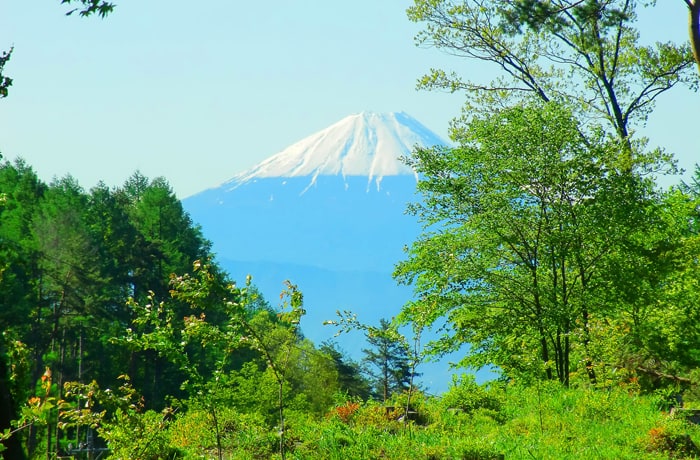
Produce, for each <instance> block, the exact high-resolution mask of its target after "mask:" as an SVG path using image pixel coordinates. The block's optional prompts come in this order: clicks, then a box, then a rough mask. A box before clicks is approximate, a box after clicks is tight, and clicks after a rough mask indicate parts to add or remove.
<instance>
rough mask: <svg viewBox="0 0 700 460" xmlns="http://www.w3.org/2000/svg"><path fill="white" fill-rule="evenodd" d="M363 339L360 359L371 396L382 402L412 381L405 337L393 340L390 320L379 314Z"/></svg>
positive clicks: (393, 335)
mask: <svg viewBox="0 0 700 460" xmlns="http://www.w3.org/2000/svg"><path fill="white" fill-rule="evenodd" d="M367 343H368V344H369V348H363V349H362V353H363V354H364V358H363V359H362V363H363V364H364V366H365V369H366V373H367V375H368V376H369V378H370V382H371V383H372V385H373V387H374V394H375V397H377V398H378V399H381V400H382V401H383V402H386V401H387V400H388V399H389V398H390V397H391V396H392V395H393V394H396V393H401V392H403V391H404V390H408V389H409V388H410V385H411V382H412V380H411V363H410V356H409V355H410V351H409V349H408V346H407V344H406V342H405V341H403V340H397V336H396V334H395V333H393V329H392V325H391V323H390V322H389V321H387V320H386V319H384V318H382V319H381V320H380V321H379V327H378V328H376V330H374V331H373V332H372V333H369V334H368V335H367Z"/></svg>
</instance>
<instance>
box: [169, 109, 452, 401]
mask: <svg viewBox="0 0 700 460" xmlns="http://www.w3.org/2000/svg"><path fill="white" fill-rule="evenodd" d="M438 144H442V145H445V144H446V142H445V141H444V140H443V139H441V138H440V137H439V136H437V135H436V134H434V133H433V132H432V131H430V130H429V129H428V128H426V127H425V126H424V125H422V124H421V123H419V122H418V121H417V120H415V119H414V118H412V117H410V116H409V115H407V114H405V113H403V112H399V113H373V112H363V113H360V114H355V115H351V116H348V117H346V118H344V119H342V120H340V121H339V122H337V123H335V124H333V125H332V126H329V127H328V128H326V129H324V130H322V131H319V132H317V133H315V134H312V135H310V136H308V137H306V138H304V139H302V140H301V141H299V142H297V143H295V144H293V145H291V146H289V147H288V148H286V149H284V150H283V151H281V152H279V153H277V154H276V155H273V156H271V157H270V158H268V159H267V160H265V161H263V162H262V163H260V164H258V165H257V166H255V167H253V168H252V169H250V170H248V171H245V172H243V173H240V174H238V175H235V176H234V177H233V178H232V179H231V180H229V181H227V182H225V183H223V184H221V185H220V186H218V187H215V188H212V189H209V190H205V191H203V192H201V193H198V194H196V195H193V196H191V197H189V198H186V199H185V200H183V205H184V207H185V209H186V210H187V212H189V214H190V215H191V216H192V218H193V220H194V221H195V222H196V223H198V224H200V225H201V226H202V229H203V232H204V235H205V237H206V238H208V239H210V240H211V241H212V242H213V250H214V252H215V253H216V256H217V260H218V261H219V262H220V263H221V265H222V266H223V267H224V268H225V269H226V270H227V271H228V272H229V273H230V274H231V276H232V277H233V278H234V279H236V280H240V281H241V282H242V281H243V280H244V279H245V276H246V275H248V274H250V275H252V277H253V283H254V284H255V285H257V286H258V287H259V288H260V290H261V291H262V292H263V294H264V295H265V297H266V298H267V299H268V300H269V301H270V302H271V303H272V304H273V305H275V304H276V299H277V298H278V297H277V296H278V295H279V292H280V291H281V289H282V287H283V282H284V280H286V279H289V280H290V281H292V282H293V283H294V284H297V285H298V286H299V289H300V290H301V291H302V292H303V294H304V298H305V307H306V310H307V316H306V317H305V318H304V319H303V320H302V330H303V332H304V334H305V335H306V336H307V337H308V338H310V339H311V340H313V341H314V342H315V343H316V344H320V343H321V342H323V341H325V340H329V339H331V338H333V336H334V334H335V332H336V331H335V330H334V329H333V328H331V327H329V326H323V325H322V322H323V321H324V320H328V319H334V318H335V311H336V310H346V309H347V310H351V311H353V312H354V313H356V314H357V316H358V319H359V320H360V321H362V322H366V323H370V324H374V325H376V324H378V322H379V319H380V318H387V319H390V318H391V317H393V316H394V315H396V314H397V313H398V312H399V311H400V309H401V306H402V305H403V304H404V303H405V302H407V301H408V300H409V299H410V296H411V290H410V288H407V287H405V286H397V284H396V282H395V281H394V280H393V278H392V277H391V273H392V271H393V267H394V265H395V264H396V263H397V262H398V261H400V260H402V259H403V258H404V257H405V253H404V251H403V249H404V247H405V246H407V245H409V244H410V243H411V242H413V241H414V240H415V239H416V237H417V236H418V234H419V231H420V228H419V225H418V223H417V222H416V220H415V218H414V217H412V216H407V215H406V214H405V212H404V211H405V209H406V205H407V204H408V203H409V202H412V201H415V200H416V198H417V197H416V195H415V188H416V183H417V175H416V174H415V172H414V171H413V170H411V169H410V168H409V167H408V166H406V165H405V164H404V163H403V162H402V161H401V160H400V157H404V156H408V155H410V153H411V151H412V150H413V148H414V147H415V146H417V145H419V146H424V147H425V146H433V145H438ZM338 342H339V344H340V345H341V348H343V349H344V350H345V351H347V352H348V353H349V354H350V355H351V356H352V357H353V358H355V359H359V358H361V349H362V348H363V347H366V345H365V343H364V342H363V338H362V336H361V335H359V334H358V335H354V336H353V335H351V336H346V337H341V338H339V339H338ZM431 368H433V369H432V370H431V371H429V372H428V371H427V370H426V369H425V368H424V370H423V374H424V378H423V380H424V382H425V384H427V385H429V386H430V388H431V389H432V390H433V391H442V390H444V389H445V388H446V384H447V380H448V379H449V377H448V375H447V372H446V366H445V365H440V366H437V367H435V366H431Z"/></svg>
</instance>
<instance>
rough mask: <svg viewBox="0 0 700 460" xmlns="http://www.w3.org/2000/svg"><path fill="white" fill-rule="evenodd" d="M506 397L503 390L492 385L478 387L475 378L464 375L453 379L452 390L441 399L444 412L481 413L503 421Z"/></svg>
mask: <svg viewBox="0 0 700 460" xmlns="http://www.w3.org/2000/svg"><path fill="white" fill-rule="evenodd" d="M504 398H505V395H504V393H503V392H502V388H500V387H499V386H498V385H494V384H491V386H487V385H478V384H477V383H476V380H475V379H474V376H472V375H467V374H463V375H461V376H459V377H457V376H456V375H455V376H453V377H452V384H451V385H450V388H449V389H448V390H447V392H446V393H444V394H443V395H442V397H441V400H440V402H441V407H442V410H446V411H455V412H462V413H466V414H474V413H475V412H476V411H481V412H482V414H489V415H490V416H492V417H493V418H494V420H502V419H503V414H502V409H503V404H504Z"/></svg>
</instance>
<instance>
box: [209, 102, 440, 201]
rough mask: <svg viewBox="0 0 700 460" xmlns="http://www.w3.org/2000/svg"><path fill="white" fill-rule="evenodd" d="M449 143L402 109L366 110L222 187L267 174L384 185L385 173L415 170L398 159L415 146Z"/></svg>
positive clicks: (265, 176)
mask: <svg viewBox="0 0 700 460" xmlns="http://www.w3.org/2000/svg"><path fill="white" fill-rule="evenodd" d="M440 144H445V141H444V140H442V139H440V138H439V137H438V136H437V135H436V134H435V133H433V132H432V131H430V130H429V129H428V128H426V127H425V126H424V125H422V124H421V123H420V122H418V121H417V120H416V119H414V118H412V117H411V116H410V115H408V114H406V113H404V112H392V113H375V112H362V113H358V114H354V115H350V116H348V117H345V118H343V119H342V120H340V121H338V122H337V123H334V124H333V125H331V126H329V127H328V128H326V129H323V130H321V131H319V132H317V133H315V134H312V135H310V136H308V137H306V138H304V139H302V140H300V141H298V142H296V143H294V144H293V145H291V146H289V147H287V148H286V149H284V150H282V151H281V152H279V153H278V154H276V155H274V156H272V157H270V158H268V159H267V160H265V161H263V162H262V163H260V164H258V165H257V166H255V167H253V168H252V169H250V170H248V171H245V172H243V173H241V174H238V175H237V176H235V177H233V178H232V179H231V180H230V181H228V182H227V183H226V184H224V185H223V186H222V187H228V188H229V189H233V188H236V187H238V186H240V185H241V184H244V183H246V182H249V181H252V180H256V179H260V178H268V177H308V178H309V185H311V184H313V183H315V182H316V180H317V178H318V177H319V176H324V175H325V176H337V175H340V176H343V177H347V176H361V177H366V178H367V182H368V186H369V184H370V183H371V182H374V183H375V184H376V188H377V189H379V188H380V184H381V180H382V178H383V177H384V176H397V175H414V176H415V173H414V172H413V170H411V168H410V167H408V166H407V165H406V164H404V163H403V162H402V161H401V160H400V158H401V157H405V156H408V155H409V154H410V153H411V151H412V150H413V149H414V147H415V146H416V145H420V146H423V147H425V146H433V145H440Z"/></svg>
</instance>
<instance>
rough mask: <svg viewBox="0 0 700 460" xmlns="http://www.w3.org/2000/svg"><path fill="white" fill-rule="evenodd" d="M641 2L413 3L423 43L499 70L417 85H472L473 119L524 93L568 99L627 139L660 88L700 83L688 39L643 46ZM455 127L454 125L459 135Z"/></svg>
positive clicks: (432, 77)
mask: <svg viewBox="0 0 700 460" xmlns="http://www.w3.org/2000/svg"><path fill="white" fill-rule="evenodd" d="M643 5H644V3H642V2H635V1H626V0H615V1H605V2H600V1H574V0H572V1H554V2H552V1H530V0H527V1H520V0H518V1H483V0H470V1H453V0H414V2H413V6H411V7H410V8H408V10H407V13H408V18H409V19H410V20H411V21H413V22H417V23H421V24H423V26H424V28H423V30H422V31H421V32H420V33H419V34H418V35H417V36H416V42H417V44H419V45H425V46H434V47H436V48H438V49H441V50H443V51H445V52H446V53H448V54H450V55H453V56H456V57H459V58H463V59H476V60H478V61H482V62H485V63H491V64H493V65H494V67H497V68H498V70H500V71H501V74H500V76H498V77H496V78H495V79H494V80H493V81H491V82H486V83H484V82H473V81H465V80H463V79H462V78H460V77H459V76H458V75H457V74H455V73H452V74H450V73H448V72H445V71H444V70H438V69H433V70H432V71H431V73H430V74H428V75H426V76H424V77H423V78H422V79H421V80H420V82H419V87H422V88H428V89H433V88H435V89H447V90H450V91H453V92H454V91H462V90H464V91H466V92H467V95H468V97H470V101H469V103H468V105H467V107H465V117H467V118H468V117H471V115H472V114H475V113H476V114H479V115H483V114H485V112H490V111H491V110H493V109H494V108H495V107H504V106H512V105H513V104H515V103H518V102H521V101H522V100H523V99H532V98H536V99H539V100H541V101H544V102H549V101H557V102H564V103H566V104H567V105H570V106H572V107H574V108H575V109H576V111H577V112H578V115H580V116H581V117H582V119H587V120H590V119H601V118H602V119H604V120H606V130H608V131H609V132H610V134H611V135H612V136H614V137H616V138H617V139H618V140H620V141H623V142H627V140H628V139H629V137H630V136H631V135H632V131H633V129H632V128H633V127H634V126H635V125H636V126H641V125H643V124H644V123H645V121H646V120H647V118H648V116H649V113H650V112H651V110H652V109H653V105H654V101H655V99H656V98H657V97H658V96H659V95H660V94H663V93H664V92H665V91H667V90H669V89H671V88H672V87H674V86H676V85H687V86H689V87H690V88H692V89H696V88H697V84H698V79H697V76H696V75H695V74H694V72H693V70H694V69H693V67H694V60H693V54H692V52H691V49H690V47H689V46H688V45H687V44H684V45H676V44H673V43H655V44H652V45H644V44H642V42H641V40H640V33H639V31H638V30H637V29H636V19H637V9H638V8H639V7H641V6H643ZM582 128H583V129H585V126H582ZM459 130H460V127H459V123H455V131H454V132H455V134H457V135H458V133H459ZM627 153H628V154H629V153H631V152H630V151H629V150H627ZM628 159H631V158H628Z"/></svg>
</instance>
